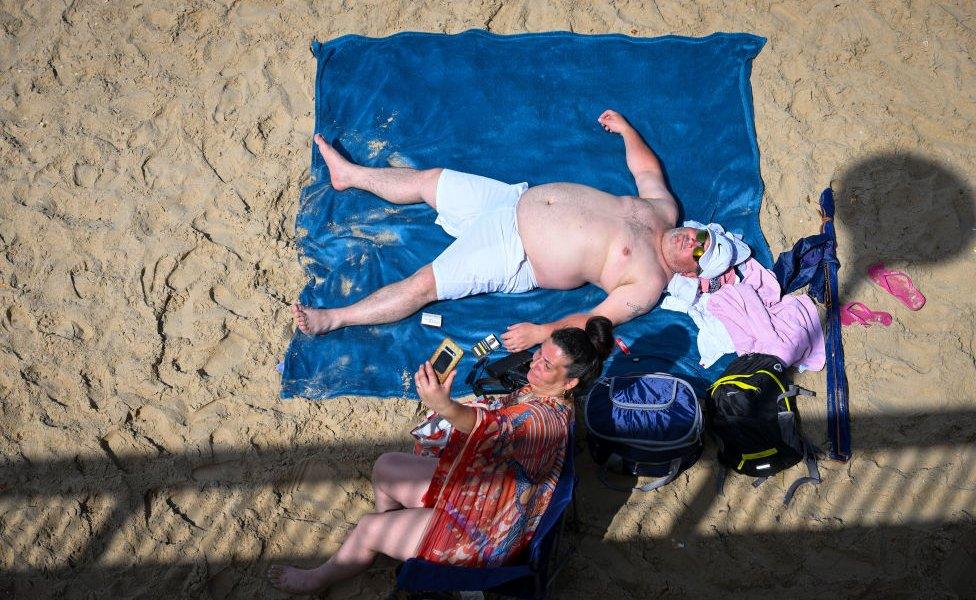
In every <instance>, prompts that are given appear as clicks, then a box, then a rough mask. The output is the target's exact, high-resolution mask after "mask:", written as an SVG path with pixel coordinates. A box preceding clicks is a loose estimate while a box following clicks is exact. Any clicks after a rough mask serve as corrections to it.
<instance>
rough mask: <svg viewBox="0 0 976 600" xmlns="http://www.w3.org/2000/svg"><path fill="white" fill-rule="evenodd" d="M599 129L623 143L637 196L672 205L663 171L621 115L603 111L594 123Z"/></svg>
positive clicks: (611, 111) (615, 112) (672, 200)
mask: <svg viewBox="0 0 976 600" xmlns="http://www.w3.org/2000/svg"><path fill="white" fill-rule="evenodd" d="M597 121H598V122H599V123H600V125H603V128H604V129H606V130H607V131H609V132H611V133H617V134H620V137H622V138H623V139H624V152H625V153H626V157H627V168H628V169H630V173H631V175H633V176H634V182H636V183H637V194H638V195H639V196H640V197H641V198H646V199H648V200H667V201H671V202H674V198H673V197H672V196H671V192H670V191H668V185H667V183H665V181H664V170H663V169H662V168H661V161H660V160H658V158H657V155H656V154H654V151H653V150H651V147H650V146H648V145H647V142H645V141H644V138H642V137H641V135H640V133H638V132H637V130H636V129H634V127H633V126H632V125H631V124H630V122H629V121H627V119H625V118H624V116H623V115H621V114H620V113H618V112H617V111H615V110H605V111H603V114H602V115H600V117H599V118H598V119H597Z"/></svg>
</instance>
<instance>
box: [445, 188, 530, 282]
mask: <svg viewBox="0 0 976 600" xmlns="http://www.w3.org/2000/svg"><path fill="white" fill-rule="evenodd" d="M527 189H529V184H527V183H519V184H516V185H511V184H507V183H502V182H501V181H496V180H494V179H489V178H487V177H481V176H479V175H469V174H467V173H459V172H458V171H451V170H449V169H444V170H443V172H442V173H441V176H440V178H439V179H438V180H437V198H436V204H437V220H436V221H435V223H437V224H438V225H440V226H441V228H443V229H444V231H446V232H447V234H448V235H451V236H453V237H455V238H457V239H455V240H454V242H453V243H452V244H451V245H450V246H448V247H447V249H446V250H444V252H442V253H441V255H440V256H438V257H437V258H436V259H434V263H433V268H434V280H435V281H436V283H437V299H438V300H451V299H454V298H463V297H465V296H471V295H473V294H485V293H489V292H505V293H508V294H512V293H518V292H527V291H529V290H532V289H535V288H537V287H539V284H538V282H537V281H536V280H535V274H534V273H533V272H532V266H531V265H529V259H528V258H527V257H526V256H525V248H523V247H522V238H521V237H519V232H518V219H517V217H516V212H515V207H516V206H517V205H518V201H519V198H521V197H522V194H523V193H524V192H525V190H527Z"/></svg>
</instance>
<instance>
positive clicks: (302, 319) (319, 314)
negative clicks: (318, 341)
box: [291, 304, 333, 335]
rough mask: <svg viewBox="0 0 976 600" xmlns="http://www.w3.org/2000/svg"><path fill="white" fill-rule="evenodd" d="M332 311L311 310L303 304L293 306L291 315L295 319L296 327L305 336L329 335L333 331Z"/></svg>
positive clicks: (322, 309) (325, 309) (324, 309)
mask: <svg viewBox="0 0 976 600" xmlns="http://www.w3.org/2000/svg"><path fill="white" fill-rule="evenodd" d="M330 313H331V311H330V310H329V309H327V308H309V307H307V306H303V305H301V304H292V305H291V314H292V316H293V317H294V318H295V325H297V326H298V328H299V329H300V330H301V331H302V333H304V334H305V335H318V334H320V333H329V332H330V331H332V329H333V322H332V319H331V318H330Z"/></svg>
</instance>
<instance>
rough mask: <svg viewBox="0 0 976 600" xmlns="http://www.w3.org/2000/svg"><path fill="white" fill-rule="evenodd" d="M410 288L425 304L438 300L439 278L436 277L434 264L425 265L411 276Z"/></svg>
mask: <svg viewBox="0 0 976 600" xmlns="http://www.w3.org/2000/svg"><path fill="white" fill-rule="evenodd" d="M410 290H411V292H412V294H413V296H414V297H415V298H417V299H418V300H419V301H422V302H423V303H424V304H428V303H430V302H433V301H434V300H437V280H436V278H435V277H434V267H433V265H431V264H428V265H424V266H423V267H421V268H420V269H419V270H418V271H417V272H416V273H414V274H413V275H411V276H410Z"/></svg>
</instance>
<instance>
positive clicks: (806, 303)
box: [707, 259, 826, 371]
mask: <svg viewBox="0 0 976 600" xmlns="http://www.w3.org/2000/svg"><path fill="white" fill-rule="evenodd" d="M740 272H741V273H742V281H741V282H739V283H737V284H735V285H727V286H722V287H721V288H720V289H719V290H718V291H717V292H715V293H713V294H710V297H709V298H708V300H707V310H708V312H710V313H711V314H712V315H713V316H714V317H715V318H717V319H718V320H719V321H720V322H721V323H722V324H723V325H724V326H725V329H726V331H727V332H728V335H729V337H730V338H731V340H732V344H733V345H734V346H735V351H736V353H738V354H739V355H743V354H748V353H750V352H761V353H763V354H772V355H773V356H776V357H778V358H780V359H781V360H782V361H783V362H785V363H786V364H788V365H790V366H793V365H796V366H798V367H799V368H800V370H801V371H803V370H807V369H809V370H811V371H819V370H821V369H823V367H824V363H825V360H826V352H825V350H824V334H823V328H822V327H821V325H820V316H819V314H818V313H817V309H816V306H815V305H814V304H813V300H811V299H810V297H809V296H806V295H802V296H782V297H781V296H780V293H781V292H780V286H779V282H778V281H777V280H776V275H775V274H774V273H773V272H772V271H770V270H768V269H765V268H763V266H762V265H760V264H759V263H758V262H757V261H756V260H754V259H751V260H749V261H747V262H746V263H745V264H744V265H742V267H740Z"/></svg>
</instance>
